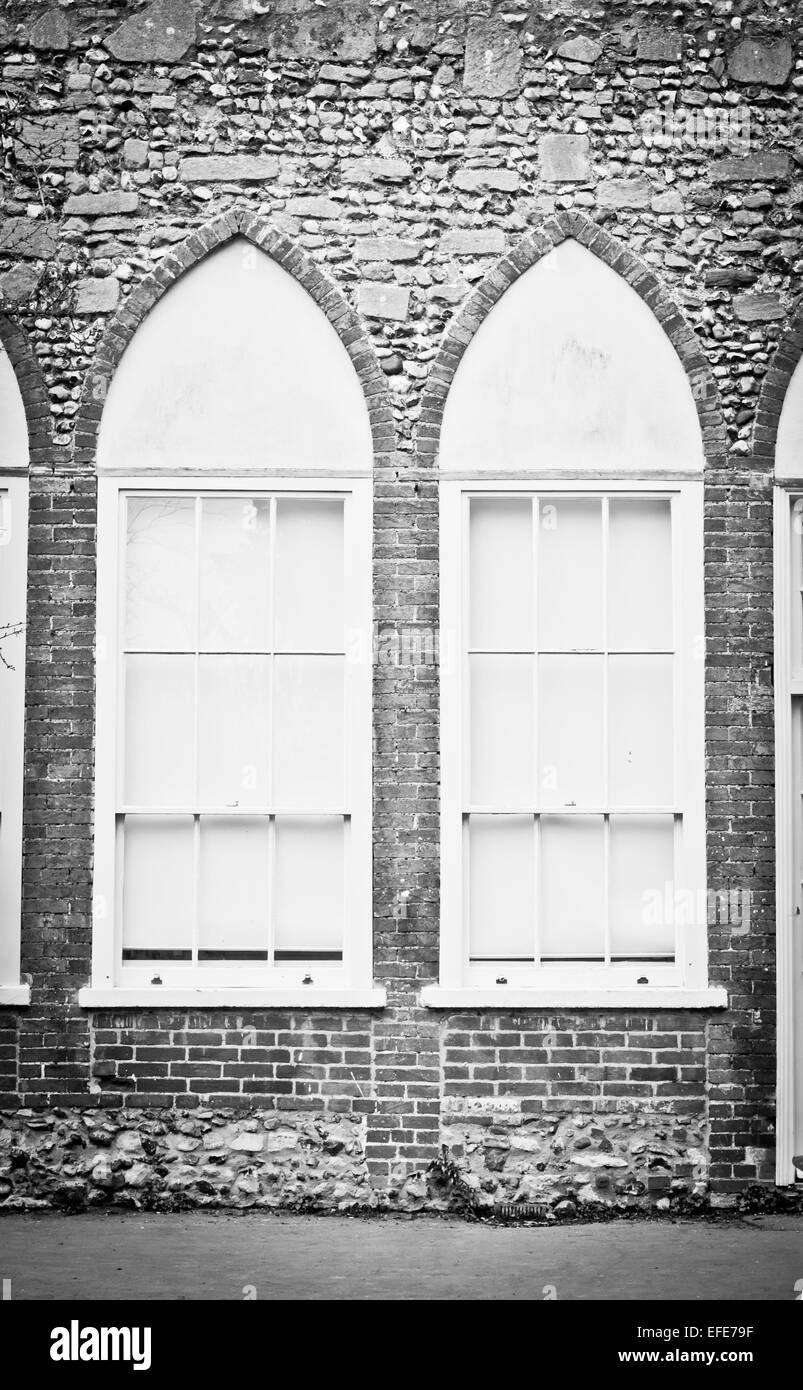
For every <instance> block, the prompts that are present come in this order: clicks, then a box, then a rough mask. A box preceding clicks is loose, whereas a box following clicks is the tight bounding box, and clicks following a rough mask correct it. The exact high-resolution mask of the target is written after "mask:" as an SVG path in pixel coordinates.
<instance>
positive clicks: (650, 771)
mask: <svg viewBox="0 0 803 1390" xmlns="http://www.w3.org/2000/svg"><path fill="white" fill-rule="evenodd" d="M608 702H609V705H608V707H609V712H610V792H611V803H612V805H614V806H650V805H652V806H671V805H672V800H673V769H672V764H673V728H672V722H673V721H672V704H673V700H672V657H670V656H612V657H609V667H608Z"/></svg>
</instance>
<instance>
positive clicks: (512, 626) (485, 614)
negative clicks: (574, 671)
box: [469, 498, 533, 651]
mask: <svg viewBox="0 0 803 1390" xmlns="http://www.w3.org/2000/svg"><path fill="white" fill-rule="evenodd" d="M470 506H471V511H470V524H469V553H470V560H469V567H470V568H469V588H470V601H469V609H470V623H469V626H470V638H469V642H470V645H471V646H472V647H491V648H495V649H496V650H497V651H499V650H501V651H505V650H508V651H516V650H519V651H520V650H525V651H526V650H528V649H529V650H530V651H531V650H532V646H533V612H532V607H533V602H532V600H533V592H532V591H533V573H532V547H533V542H532V512H533V505H532V502H531V501H530V499H529V498H522V499H505V500H497V499H495V498H492V499H489V500H488V501H486V500H484V499H477V498H474V499H472V501H471V504H470Z"/></svg>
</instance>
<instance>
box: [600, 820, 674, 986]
mask: <svg viewBox="0 0 803 1390" xmlns="http://www.w3.org/2000/svg"><path fill="white" fill-rule="evenodd" d="M674 835H675V829H674V820H673V817H672V816H611V826H610V836H611V847H610V892H611V912H610V923H611V955H612V956H614V957H617V956H618V957H619V958H620V959H621V958H623V957H630V958H633V957H636V956H656V955H658V956H674V951H675V928H674V923H673V913H674V885H673V878H674Z"/></svg>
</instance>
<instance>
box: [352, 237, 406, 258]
mask: <svg viewBox="0 0 803 1390" xmlns="http://www.w3.org/2000/svg"><path fill="white" fill-rule="evenodd" d="M420 254H421V246H420V243H419V242H417V241H402V240H401V238H400V237H392V236H385V237H361V238H360V240H359V241H358V242H357V243H356V245H355V247H354V259H355V260H357V261H416V260H418V257H419V256H420Z"/></svg>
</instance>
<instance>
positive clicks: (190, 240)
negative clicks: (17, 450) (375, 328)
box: [73, 211, 395, 468]
mask: <svg viewBox="0 0 803 1390" xmlns="http://www.w3.org/2000/svg"><path fill="white" fill-rule="evenodd" d="M235 237H244V238H245V239H246V240H247V241H250V242H252V243H253V245H254V246H257V247H258V248H259V249H260V250H261V251H263V252H265V254H266V255H268V256H270V257H271V258H272V260H274V261H276V262H277V263H278V264H279V265H280V266H281V267H282V268H283V269H284V270H286V271H287V272H288V274H289V275H292V276H293V278H294V279H295V280H297V281H298V283H299V284H300V285H301V286H302V287H303V288H304V289H305V290H306V291H307V293H308V294H309V295H310V296H311V298H312V299H313V300H314V301H315V303H316V304H317V305H318V308H319V309H321V310H322V311H323V313H324V314H325V315H326V317H327V318H328V320H329V322H330V323H331V324H332V327H333V328H334V329H335V332H336V333H337V335H338V337H339V338H340V341H341V343H342V344H343V346H344V347H345V349H346V351H347V352H348V355H349V357H350V358H351V362H352V365H353V367H354V370H355V371H356V373H357V377H358V378H359V382H360V385H361V387H362V391H363V396H364V397H365V403H366V407H367V409H368V417H369V420H370V425H371V435H372V438H373V447H374V461H375V462H376V461H377V459H379V458H380V457H382V456H386V455H388V454H391V453H392V452H393V450H394V447H395V430H394V425H393V414H392V411H391V407H390V402H389V399H388V393H387V385H386V381H385V374H384V372H383V371H382V368H381V367H380V365H379V361H378V359H377V357H376V354H375V352H374V349H373V346H372V344H371V341H370V339H369V337H368V335H367V333H366V332H365V329H364V328H363V327H362V324H361V323H360V320H359V319H358V317H357V315H356V314H355V312H354V310H353V309H352V308H351V307H350V305H349V304H348V302H347V300H346V299H345V298H344V296H343V294H342V293H341V291H340V290H339V289H338V288H337V286H336V285H335V284H333V282H332V281H331V280H330V279H329V278H328V277H327V276H326V275H325V274H324V273H323V271H321V270H320V269H319V268H318V266H316V265H315V263H314V261H312V260H311V259H310V257H309V256H308V255H307V254H306V253H305V252H304V251H302V250H301V249H300V248H299V247H298V246H296V245H295V243H294V242H293V241H292V240H291V239H290V238H289V237H287V236H285V235H284V234H283V233H281V232H279V231H278V230H277V229H276V228H275V227H272V226H271V225H270V223H269V222H267V221H266V220H265V219H263V218H260V217H255V216H253V215H252V214H251V213H247V212H236V211H235V212H228V213H224V214H222V215H221V216H220V217H216V218H215V219H214V220H213V221H211V222H207V223H205V224H204V225H203V226H202V227H199V228H198V229H197V230H196V231H194V232H192V233H191V234H190V235H189V236H188V237H187V238H186V239H185V240H184V241H182V242H180V243H179V244H178V245H176V246H174V247H173V248H172V250H171V251H170V253H169V254H168V255H166V256H165V257H164V259H163V260H161V261H160V262H159V265H158V266H157V267H156V269H155V270H153V271H152V272H151V273H150V274H149V275H147V276H146V277H145V278H144V279H143V280H142V281H141V283H140V284H139V285H137V287H136V288H135V289H133V290H132V291H131V293H130V294H129V295H128V297H127V299H126V300H125V303H124V304H123V305H122V306H121V307H120V309H119V310H118V311H117V313H116V314H115V315H114V317H113V318H112V319H111V321H110V323H109V324H108V325H107V328H106V331H105V333H104V334H103V337H102V338H101V340H100V343H99V345H98V348H97V351H96V353H95V358H94V361H93V363H92V367H91V369H90V372H89V375H88V377H87V380H86V382H85V385H84V390H83V394H82V397H81V404H80V406H79V410H78V414H77V418H76V425H75V436H74V444H73V448H74V456H75V461H76V462H77V463H79V464H81V465H84V466H86V467H92V468H94V465H95V454H96V449H97V441H98V431H99V428H100V418H101V415H102V414H103V406H104V403H105V400H106V394H107V391H108V386H109V383H110V381H111V378H112V376H113V375H114V372H115V369H116V367H117V365H118V363H119V361H120V358H121V357H122V355H123V353H124V351H125V349H126V348H127V346H128V344H129V342H130V341H131V339H132V338H133V336H134V334H135V333H136V331H137V329H138V328H139V326H140V324H141V323H142V321H143V319H144V318H145V317H146V315H147V314H148V313H149V312H150V310H151V309H152V308H153V307H154V305H155V304H156V303H157V301H158V300H159V299H161V297H162V295H164V294H165V293H166V292H167V290H169V289H170V286H171V285H174V284H175V282H176V281H177V280H178V279H179V278H180V277H181V276H182V275H183V274H184V272H185V271H187V270H190V269H191V268H192V267H193V266H195V265H198V264H199V262H200V261H202V260H203V259H204V257H205V256H207V255H208V254H209V253H210V252H211V251H214V250H215V249H216V248H217V247H219V246H223V245H225V243H226V242H227V241H232V240H233V239H234V238H235Z"/></svg>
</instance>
